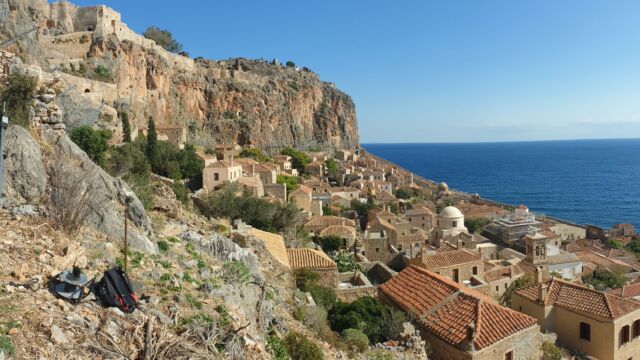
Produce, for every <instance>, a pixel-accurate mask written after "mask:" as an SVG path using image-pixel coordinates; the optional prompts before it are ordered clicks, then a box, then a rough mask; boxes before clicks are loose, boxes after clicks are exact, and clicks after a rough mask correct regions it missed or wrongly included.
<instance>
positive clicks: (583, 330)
mask: <svg viewBox="0 0 640 360" xmlns="http://www.w3.org/2000/svg"><path fill="white" fill-rule="evenodd" d="M580 339H582V340H587V341H591V325H589V324H587V323H583V322H581V323H580Z"/></svg>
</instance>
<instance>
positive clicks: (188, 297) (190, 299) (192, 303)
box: [184, 294, 202, 309]
mask: <svg viewBox="0 0 640 360" xmlns="http://www.w3.org/2000/svg"><path fill="white" fill-rule="evenodd" d="M184 297H185V299H186V300H187V303H189V306H191V307H192V308H194V309H202V302H201V301H200V300H198V299H196V297H195V296H193V295H191V294H186V295H185V296H184Z"/></svg>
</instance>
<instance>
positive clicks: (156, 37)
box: [143, 26, 182, 54]
mask: <svg viewBox="0 0 640 360" xmlns="http://www.w3.org/2000/svg"><path fill="white" fill-rule="evenodd" d="M143 35H144V37H146V38H147V39H151V40H153V41H155V42H156V44H158V45H159V46H162V47H163V48H164V49H165V50H167V51H170V52H172V53H176V54H177V53H180V52H181V51H182V44H180V43H179V42H178V41H176V39H174V38H173V34H171V32H169V31H168V30H163V29H160V28H158V27H155V26H150V27H148V28H147V30H146V31H145V32H144V34H143Z"/></svg>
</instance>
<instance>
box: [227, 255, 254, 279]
mask: <svg viewBox="0 0 640 360" xmlns="http://www.w3.org/2000/svg"><path fill="white" fill-rule="evenodd" d="M222 278H223V279H225V280H226V281H227V282H229V283H232V284H246V283H247V282H249V280H251V270H249V268H248V267H247V265H246V264H245V263H243V262H242V261H236V260H233V261H227V262H225V263H224V265H223V266H222Z"/></svg>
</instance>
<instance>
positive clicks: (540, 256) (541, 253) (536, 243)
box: [524, 234, 548, 265]
mask: <svg viewBox="0 0 640 360" xmlns="http://www.w3.org/2000/svg"><path fill="white" fill-rule="evenodd" d="M524 240H525V245H526V248H527V250H526V251H527V254H526V258H525V259H526V260H527V261H528V262H530V263H531V264H534V265H538V264H546V263H547V240H548V238H547V237H546V236H544V235H540V234H535V235H527V236H525V237H524Z"/></svg>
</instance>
